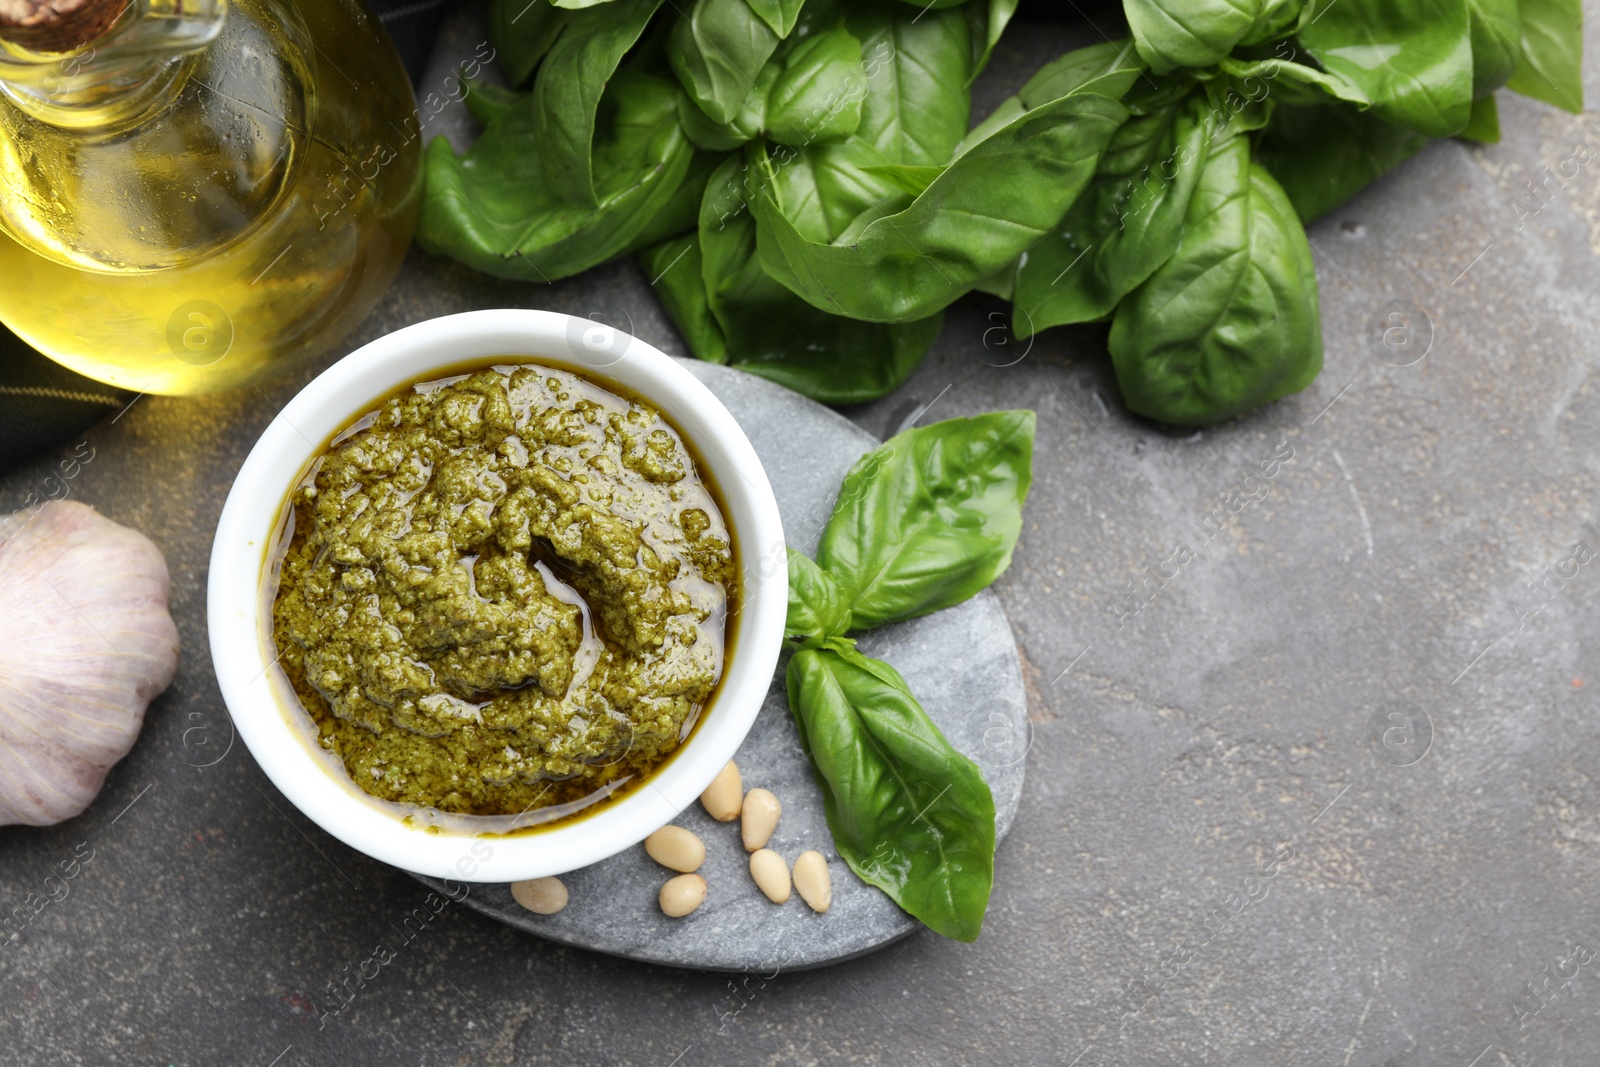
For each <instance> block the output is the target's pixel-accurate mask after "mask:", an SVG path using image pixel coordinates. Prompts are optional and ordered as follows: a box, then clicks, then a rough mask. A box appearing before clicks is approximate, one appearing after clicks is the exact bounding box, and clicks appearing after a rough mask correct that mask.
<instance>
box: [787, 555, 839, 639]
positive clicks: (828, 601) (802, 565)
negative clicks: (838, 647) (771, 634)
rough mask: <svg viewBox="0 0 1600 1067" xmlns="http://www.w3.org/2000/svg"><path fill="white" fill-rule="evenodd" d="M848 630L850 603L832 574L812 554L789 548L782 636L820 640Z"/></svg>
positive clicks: (837, 635)
mask: <svg viewBox="0 0 1600 1067" xmlns="http://www.w3.org/2000/svg"><path fill="white" fill-rule="evenodd" d="M849 629H850V603H849V601H847V600H846V599H845V595H844V590H843V589H840V588H839V583H838V582H836V581H834V580H833V577H832V575H830V574H829V573H828V572H827V571H825V570H823V569H822V568H821V567H819V566H817V565H816V564H815V563H814V562H812V560H811V557H809V556H807V555H805V554H804V553H802V552H796V551H795V550H794V549H792V548H791V549H789V619H788V622H786V623H785V624H784V636H785V637H787V638H790V639H801V640H806V641H820V640H822V639H824V638H828V637H843V636H844V634H845V632H846V631H848V630H849Z"/></svg>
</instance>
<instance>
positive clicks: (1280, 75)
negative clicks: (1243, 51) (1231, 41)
mask: <svg viewBox="0 0 1600 1067" xmlns="http://www.w3.org/2000/svg"><path fill="white" fill-rule="evenodd" d="M1217 69H1218V70H1220V71H1221V72H1222V73H1224V74H1226V75H1228V76H1229V78H1231V79H1232V84H1234V85H1236V86H1237V87H1238V89H1239V90H1242V92H1243V95H1244V96H1245V98H1246V99H1252V100H1253V99H1255V98H1256V95H1257V94H1256V86H1263V85H1264V86H1266V89H1265V93H1264V94H1263V95H1264V96H1270V98H1271V99H1272V101H1273V102H1274V103H1276V104H1300V105H1316V104H1325V103H1327V102H1328V101H1330V100H1343V101H1344V102H1345V103H1347V104H1354V105H1356V106H1357V107H1361V108H1365V107H1366V106H1367V105H1369V104H1370V103H1371V102H1372V101H1370V100H1368V99H1367V94H1366V93H1363V92H1362V91H1361V90H1360V89H1358V88H1357V87H1356V86H1354V85H1352V84H1351V83H1350V82H1349V81H1347V80H1346V79H1345V78H1344V77H1343V76H1342V75H1338V74H1330V73H1329V72H1327V71H1323V70H1317V69H1316V68H1315V67H1308V66H1306V65H1305V64H1304V63H1291V62H1289V61H1288V60H1282V59H1263V60H1251V61H1240V60H1236V59H1224V60H1223V61H1222V62H1221V63H1219V64H1217ZM1252 83H1253V84H1252ZM1230 110H1231V108H1230ZM1221 125H1223V124H1219V128H1220V126H1221ZM1235 132H1237V130H1236V131H1235Z"/></svg>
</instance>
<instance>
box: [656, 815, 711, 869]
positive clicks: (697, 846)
mask: <svg viewBox="0 0 1600 1067" xmlns="http://www.w3.org/2000/svg"><path fill="white" fill-rule="evenodd" d="M644 850H645V851H646V852H648V853H649V854H650V858H651V859H653V860H655V861H656V862H657V863H659V864H661V866H663V867H670V868H672V869H673V870H675V871H683V872H684V873H685V874H687V873H688V872H690V871H698V870H699V869H700V865H701V864H702V863H704V862H705V861H706V843H705V842H704V841H702V840H700V838H699V837H698V836H696V834H695V832H694V831H693V830H685V829H684V828H683V827H681V826H663V827H662V828H661V829H659V830H657V831H656V832H655V833H653V834H651V835H650V836H649V837H647V838H645V839H644Z"/></svg>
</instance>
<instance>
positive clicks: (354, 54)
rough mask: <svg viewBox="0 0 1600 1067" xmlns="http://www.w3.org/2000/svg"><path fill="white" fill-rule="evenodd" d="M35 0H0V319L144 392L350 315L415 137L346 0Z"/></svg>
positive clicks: (222, 374)
mask: <svg viewBox="0 0 1600 1067" xmlns="http://www.w3.org/2000/svg"><path fill="white" fill-rule="evenodd" d="M32 2H35V0H23V3H24V6H26V5H27V4H28V3H32ZM37 4H38V6H37V8H36V13H37V17H35V18H33V19H32V20H31V21H30V20H28V19H16V18H11V17H10V15H11V13H12V12H13V10H14V6H15V5H13V8H8V9H7V11H6V12H5V13H0V321H3V322H4V323H5V324H6V325H7V326H9V327H10V328H11V329H12V330H13V331H14V332H15V333H17V334H18V335H19V336H21V337H22V338H23V339H24V340H26V341H27V342H28V343H30V344H32V345H33V346H34V347H36V348H38V349H39V350H40V351H41V352H44V353H45V354H46V355H48V356H50V357H51V358H53V359H55V360H57V361H59V362H61V363H63V364H65V365H67V366H68V367H71V368H72V369H73V370H76V371H78V372H80V373H83V374H86V375H89V376H90V377H93V378H97V379H99V380H101V381H105V382H109V383H112V384H114V385H117V386H121V387H123V388H126V389H131V390H136V391H139V392H151V393H198V392H206V391H210V390H215V389H221V388H225V387H229V386H234V385H238V384H241V383H244V382H248V381H250V380H253V379H255V378H259V377H262V376H264V375H266V374H269V373H272V372H275V371H278V370H281V369H286V368H287V367H289V366H291V365H292V364H293V363H294V362H295V361H296V360H300V359H305V358H308V357H310V356H313V355H315V354H317V353H319V352H322V351H325V350H326V349H327V348H328V347H330V346H331V345H332V344H334V343H335V342H337V341H338V340H339V339H340V337H342V336H343V335H344V334H345V333H347V332H348V331H349V330H350V329H351V328H353V327H354V326H355V325H357V324H358V323H359V322H360V321H361V319H362V318H363V317H364V316H365V315H366V314H367V312H368V311H370V310H371V308H372V305H373V304H374V303H375V302H376V301H377V299H378V297H379V296H380V295H381V294H382V292H383V290H384V289H385V288H386V287H387V285H388V283H389V282H390V281H391V280H392V278H393V276H394V274H395V271H396V270H398V268H399V265H400V262H401V260H402V259H403V257H404V255H405V251H406V248H407V246H408V245H409V243H410V240H411V233H412V229H413V227H414V225H415V222H416V215H417V209H418V202H419V201H418V196H419V185H420V169H419V152H418V149H419V143H418V142H419V140H420V138H418V137H417V133H416V125H415V122H414V121H413V115H414V112H413V110H412V98H411V88H410V84H409V82H408V81H407V79H406V76H405V72H404V70H403V69H402V68H401V65H400V61H399V58H398V56H397V55H396V54H395V52H394V49H393V47H392V46H391V45H390V44H389V42H388V39H387V38H386V37H385V36H384V35H383V33H382V30H381V29H380V28H379V26H378V24H377V21H376V20H375V19H373V18H372V17H371V16H370V15H369V14H368V13H367V12H366V10H365V8H364V7H363V6H362V5H361V2H360V0H131V2H130V0H80V2H79V4H78V5H77V6H76V7H73V6H71V4H70V0H68V2H65V3H64V2H63V0H51V2H49V3H47V2H46V0H37ZM63 10H65V11H66V14H65V15H62V14H61V12H62V11H63ZM8 18H9V21H8Z"/></svg>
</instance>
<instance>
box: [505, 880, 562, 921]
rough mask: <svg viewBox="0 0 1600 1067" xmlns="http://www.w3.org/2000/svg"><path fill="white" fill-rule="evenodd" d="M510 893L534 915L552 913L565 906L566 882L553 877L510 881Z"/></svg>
mask: <svg viewBox="0 0 1600 1067" xmlns="http://www.w3.org/2000/svg"><path fill="white" fill-rule="evenodd" d="M511 895H512V897H514V898H515V899H516V901H517V903H518V904H521V905H522V906H523V907H524V908H527V909H528V910H529V911H531V912H533V913H534V914H535V915H554V914H555V913H556V912H558V911H560V910H561V909H562V908H564V907H566V906H567V884H566V883H565V882H563V881H562V880H561V879H559V878H555V877H550V878H532V879H529V880H528V881H526V882H512V883H511Z"/></svg>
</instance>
